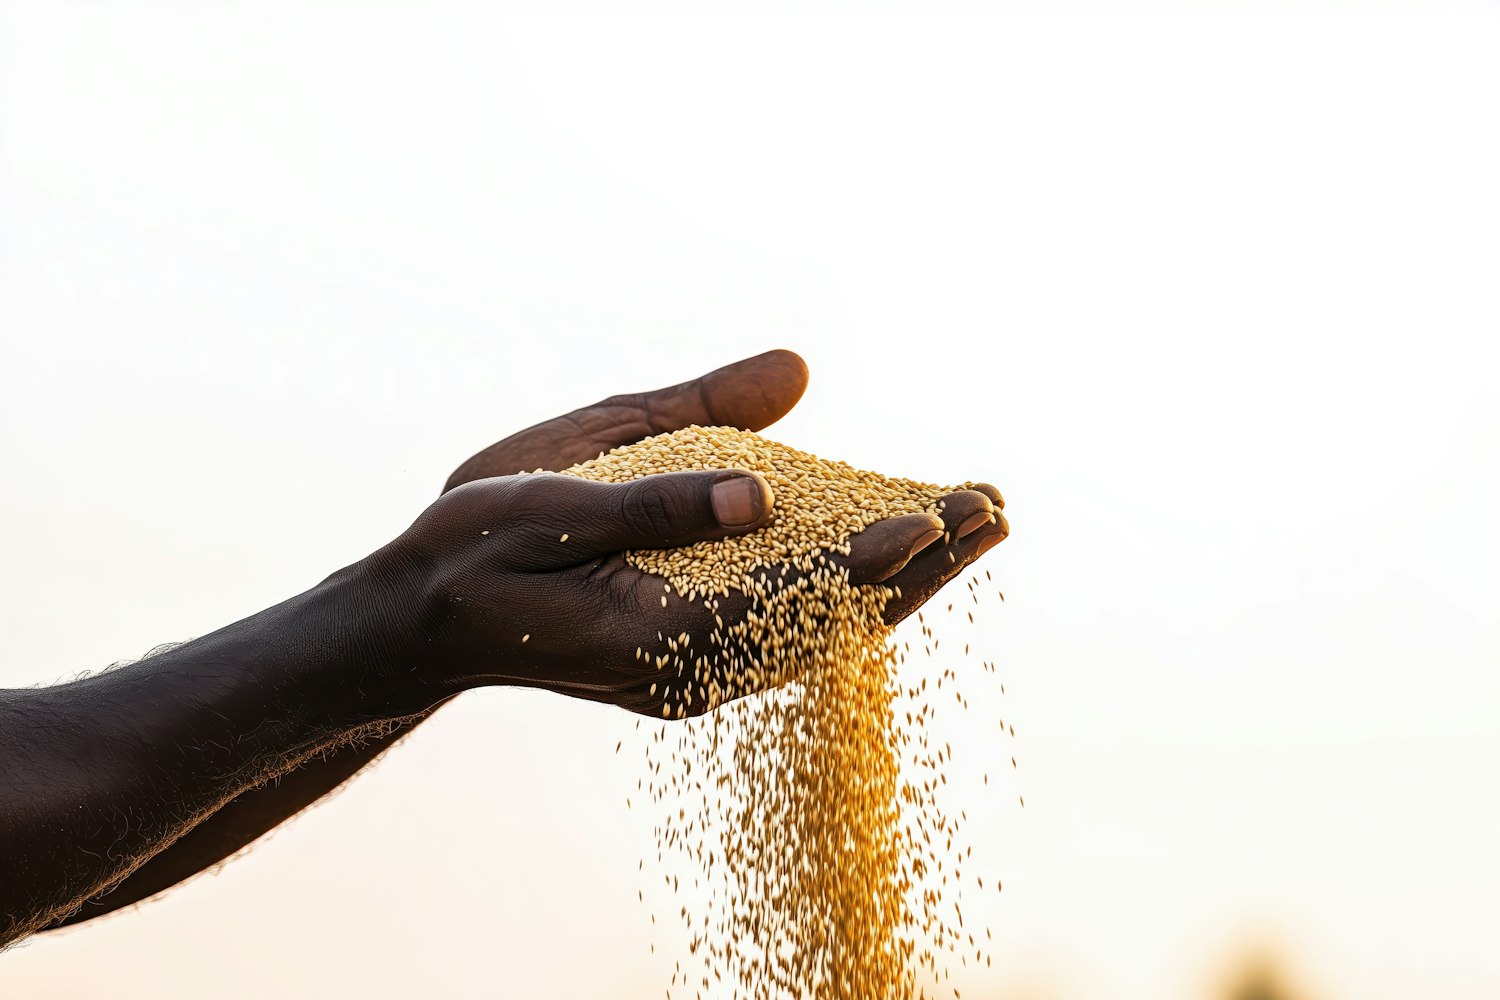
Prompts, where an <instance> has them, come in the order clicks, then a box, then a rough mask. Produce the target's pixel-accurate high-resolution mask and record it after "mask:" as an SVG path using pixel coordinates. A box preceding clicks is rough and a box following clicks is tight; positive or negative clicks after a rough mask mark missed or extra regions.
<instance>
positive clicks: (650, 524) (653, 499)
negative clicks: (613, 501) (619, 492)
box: [620, 482, 681, 540]
mask: <svg viewBox="0 0 1500 1000" xmlns="http://www.w3.org/2000/svg"><path fill="white" fill-rule="evenodd" d="M620 506H621V509H620V517H621V519H622V520H623V521H624V522H625V524H626V526H627V527H629V528H630V530H631V532H633V533H635V534H637V535H643V536H650V537H656V538H662V539H667V540H670V539H672V538H675V537H677V535H678V534H679V531H678V525H679V522H680V521H681V517H680V515H679V514H678V512H677V510H676V504H675V503H673V502H672V498H671V496H670V495H669V493H668V491H666V490H664V489H662V488H660V487H659V486H656V485H653V484H650V483H644V482H643V483H636V484H633V485H632V486H631V488H630V489H628V490H626V491H625V494H624V496H623V497H622V499H621V504H620Z"/></svg>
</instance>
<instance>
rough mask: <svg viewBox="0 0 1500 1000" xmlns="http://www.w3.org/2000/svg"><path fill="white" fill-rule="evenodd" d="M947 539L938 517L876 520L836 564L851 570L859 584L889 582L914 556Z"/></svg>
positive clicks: (904, 517) (920, 516) (850, 579)
mask: <svg viewBox="0 0 1500 1000" xmlns="http://www.w3.org/2000/svg"><path fill="white" fill-rule="evenodd" d="M942 537H943V522H942V519H940V518H939V517H937V516H936V515H934V514H903V515H902V516H900V517H889V518H886V519H885V520H883V521H876V522H875V523H874V524H872V525H870V526H869V527H868V528H866V529H865V530H864V531H861V532H860V533H859V534H857V535H855V536H853V537H852V538H850V539H849V554H848V555H847V556H842V555H836V556H833V557H832V558H833V561H834V562H836V563H838V564H839V565H841V566H844V567H845V568H847V569H848V570H849V582H850V583H853V584H855V585H856V586H858V585H863V584H869V583H879V582H880V581H882V580H886V579H889V578H890V577H892V576H894V575H895V574H896V573H898V572H900V570H901V568H902V567H903V566H905V565H906V564H907V563H908V562H910V561H911V559H912V557H913V556H915V555H916V554H917V553H918V552H921V551H922V550H923V549H925V548H927V547H928V546H929V545H933V544H936V543H937V542H938V541H939V540H940V539H941V538H942Z"/></svg>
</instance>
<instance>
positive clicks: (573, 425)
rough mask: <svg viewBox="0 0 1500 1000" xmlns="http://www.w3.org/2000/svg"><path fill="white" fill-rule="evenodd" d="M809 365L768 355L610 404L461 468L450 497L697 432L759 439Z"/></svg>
mask: <svg viewBox="0 0 1500 1000" xmlns="http://www.w3.org/2000/svg"><path fill="white" fill-rule="evenodd" d="M806 388H807V365H806V364H805V363H804V362H803V360H802V359H801V358H800V357H798V356H797V355H796V354H794V353H792V352H791V351H783V350H776V351H767V352H766V353H764V354H759V355H756V356H755V357H753V358H746V359H745V360H743V361H737V362H735V363H734V364H732V365H725V366H724V367H723V368H719V369H716V370H714V371H711V372H709V373H708V374H707V375H703V376H700V377H699V378H695V379H690V380H688V381H686V382H681V383H679V384H677V385H673V386H668V387H667V388H665V389H656V390H653V391H651V392H637V393H627V394H624V395H620V396H611V397H610V398H609V399H605V400H602V401H600V402H598V403H595V404H593V405H592V406H585V407H582V408H580V409H577V410H574V411H573V412H572V413H569V414H566V415H564V416H561V417H555V418H553V419H552V420H547V421H544V422H543V423H540V424H537V425H535V426H533V427H529V428H527V429H526V430H523V431H520V432H519V433H517V434H513V435H511V436H510V437H508V438H506V439H505V440H503V441H500V442H498V443H497V444H493V445H491V446H490V447H488V448H486V449H485V450H484V451H481V452H479V453H478V454H477V455H475V456H473V457H472V458H470V459H469V460H468V461H466V462H464V463H463V464H462V465H460V466H459V467H458V470H457V471H456V472H454V473H453V475H452V477H450V478H449V480H448V485H447V487H446V489H452V488H453V487H455V486H458V485H460V484H462V483H466V482H469V481H471V480H474V479H482V478H486V477H489V476H508V475H513V474H515V473H517V472H534V471H536V470H537V469H548V470H551V471H554V472H555V471H557V470H559V469H565V468H567V467H568V466H570V465H577V464H578V463H579V462H585V461H588V460H589V459H591V458H594V457H596V456H598V454H599V453H600V452H602V451H608V450H609V449H611V448H618V447H620V446H621V445H624V444H630V443H632V442H635V441H639V440H640V439H641V438H644V437H650V436H651V435H653V434H664V433H666V432H668V431H675V430H681V429H682V428H684V427H687V426H689V425H690V424H719V425H724V426H729V427H739V428H742V429H745V430H752V431H758V430H760V429H762V428H764V427H768V426H770V425H771V424H773V423H775V422H776V421H777V420H779V419H781V417H783V416H785V415H786V413H787V411H788V410H790V409H791V408H792V407H793V406H795V405H796V403H797V400H799V399H801V398H802V393H803V390H805V389H806Z"/></svg>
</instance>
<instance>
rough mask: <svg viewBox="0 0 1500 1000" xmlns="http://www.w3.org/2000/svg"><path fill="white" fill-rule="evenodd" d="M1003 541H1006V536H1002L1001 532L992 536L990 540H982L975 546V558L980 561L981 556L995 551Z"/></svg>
mask: <svg viewBox="0 0 1500 1000" xmlns="http://www.w3.org/2000/svg"><path fill="white" fill-rule="evenodd" d="M1003 541H1005V536H1004V535H1002V534H1000V533H999V532H996V533H995V534H993V535H990V536H989V537H988V538H984V539H981V540H980V542H979V544H978V545H976V546H974V558H975V559H978V558H979V557H980V556H982V555H984V554H985V553H986V552H988V551H989V550H990V549H993V548H994V547H995V546H996V545H999V544H1000V543H1001V542H1003Z"/></svg>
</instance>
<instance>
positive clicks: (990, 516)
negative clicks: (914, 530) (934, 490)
mask: <svg viewBox="0 0 1500 1000" xmlns="http://www.w3.org/2000/svg"><path fill="white" fill-rule="evenodd" d="M991 489H993V487H991ZM938 516H939V517H941V518H942V519H943V530H944V531H945V532H947V535H948V537H947V538H945V539H944V540H943V541H944V544H947V543H949V542H952V541H955V540H956V539H960V538H965V537H967V536H969V535H971V534H973V533H974V532H975V531H978V530H979V528H980V527H982V526H984V525H987V524H994V523H995V505H994V502H993V501H992V500H991V499H990V495H989V494H988V493H985V492H983V491H981V490H977V489H972V490H956V491H954V492H953V493H949V494H948V495H947V496H945V497H943V498H942V500H940V501H938Z"/></svg>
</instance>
